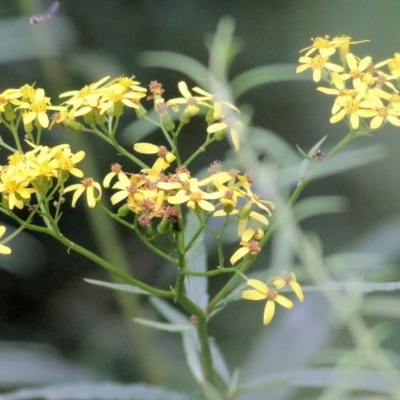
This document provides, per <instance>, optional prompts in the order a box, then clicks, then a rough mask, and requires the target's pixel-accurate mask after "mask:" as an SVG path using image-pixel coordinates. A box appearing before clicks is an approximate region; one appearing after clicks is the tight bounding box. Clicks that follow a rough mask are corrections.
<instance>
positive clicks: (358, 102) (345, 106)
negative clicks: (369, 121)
mask: <svg viewBox="0 0 400 400" xmlns="http://www.w3.org/2000/svg"><path fill="white" fill-rule="evenodd" d="M365 94H366V85H365V84H363V83H360V90H359V91H358V93H357V95H356V96H355V97H354V95H353V94H351V95H346V96H339V97H338V98H337V99H336V100H335V104H334V106H333V109H332V113H333V114H334V115H333V116H332V117H331V118H330V120H329V122H330V123H331V124H334V123H336V122H339V121H341V120H342V119H343V118H344V117H346V116H347V117H348V118H349V120H350V126H351V127H352V128H353V129H358V127H359V125H360V117H366V118H368V116H369V115H368V113H367V112H366V110H363V109H362V108H360V107H361V106H362V100H363V99H364V97H365ZM339 110H340V111H339Z"/></svg>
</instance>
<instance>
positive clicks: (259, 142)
mask: <svg viewBox="0 0 400 400" xmlns="http://www.w3.org/2000/svg"><path fill="white" fill-rule="evenodd" d="M248 132H249V142H248V144H249V145H251V146H252V148H254V149H255V150H256V151H257V152H258V154H259V155H261V154H262V153H265V155H266V156H267V157H272V158H273V159H274V160H276V161H278V162H279V163H280V164H283V165H293V164H297V163H299V162H300V161H301V158H300V157H299V155H298V154H297V153H296V151H295V150H294V149H293V148H292V146H290V145H289V144H288V143H287V142H286V141H285V140H284V139H282V137H281V136H279V135H278V134H277V133H275V132H272V131H270V130H268V129H264V128H259V127H250V128H249V129H248Z"/></svg>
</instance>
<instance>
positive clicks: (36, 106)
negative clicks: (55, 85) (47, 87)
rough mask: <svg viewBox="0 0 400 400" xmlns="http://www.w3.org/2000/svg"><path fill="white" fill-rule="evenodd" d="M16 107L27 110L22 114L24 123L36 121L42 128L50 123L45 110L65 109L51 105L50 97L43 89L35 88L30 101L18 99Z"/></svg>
mask: <svg viewBox="0 0 400 400" xmlns="http://www.w3.org/2000/svg"><path fill="white" fill-rule="evenodd" d="M18 104H19V106H18V107H17V109H20V108H22V109H23V110H27V111H26V112H24V113H23V114H22V119H23V122H24V125H29V124H30V123H32V122H33V121H35V120H36V121H37V122H38V123H39V125H41V126H42V127H43V128H47V127H48V126H49V124H50V120H49V117H48V115H47V114H46V111H47V110H57V111H62V110H65V107H59V106H52V105H51V103H50V98H49V97H46V96H45V95H44V90H43V89H36V91H35V94H34V97H33V99H32V100H31V101H30V102H22V101H18Z"/></svg>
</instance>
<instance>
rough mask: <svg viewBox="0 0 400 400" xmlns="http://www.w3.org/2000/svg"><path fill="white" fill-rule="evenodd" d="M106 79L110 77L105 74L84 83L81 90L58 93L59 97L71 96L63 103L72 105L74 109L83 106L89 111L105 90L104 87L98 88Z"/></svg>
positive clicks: (95, 105)
mask: <svg viewBox="0 0 400 400" xmlns="http://www.w3.org/2000/svg"><path fill="white" fill-rule="evenodd" d="M108 79H110V77H109V76H105V77H104V78H102V79H100V80H98V81H97V82H95V83H91V84H90V85H86V86H85V87H83V88H82V89H81V90H71V91H69V92H65V93H62V94H60V97H61V98H63V97H71V98H70V99H69V100H67V101H66V102H65V104H68V105H72V107H73V109H74V110H78V109H79V108H81V107H82V106H84V108H89V111H90V109H92V108H94V107H97V104H98V101H99V98H100V96H101V95H102V94H103V93H104V92H105V91H106V90H107V89H106V88H104V87H102V88H101V89H100V87H101V85H102V84H103V83H104V82H106V81H107V80H108ZM89 111H88V112H89ZM79 115H83V114H79Z"/></svg>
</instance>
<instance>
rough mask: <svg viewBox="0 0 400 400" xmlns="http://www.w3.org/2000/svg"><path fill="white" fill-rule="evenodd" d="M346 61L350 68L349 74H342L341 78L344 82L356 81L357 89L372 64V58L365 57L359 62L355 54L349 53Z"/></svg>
mask: <svg viewBox="0 0 400 400" xmlns="http://www.w3.org/2000/svg"><path fill="white" fill-rule="evenodd" d="M346 61H347V65H348V66H349V72H348V73H347V74H342V76H341V77H342V79H343V80H346V79H349V78H352V79H353V80H354V85H355V87H357V86H358V85H359V84H360V82H361V78H362V76H363V75H364V73H365V72H364V71H365V70H366V69H367V67H368V66H369V65H370V64H371V61H372V57H369V56H368V57H364V58H363V59H362V60H360V61H359V62H357V60H356V58H355V56H354V54H352V53H348V54H346Z"/></svg>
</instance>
